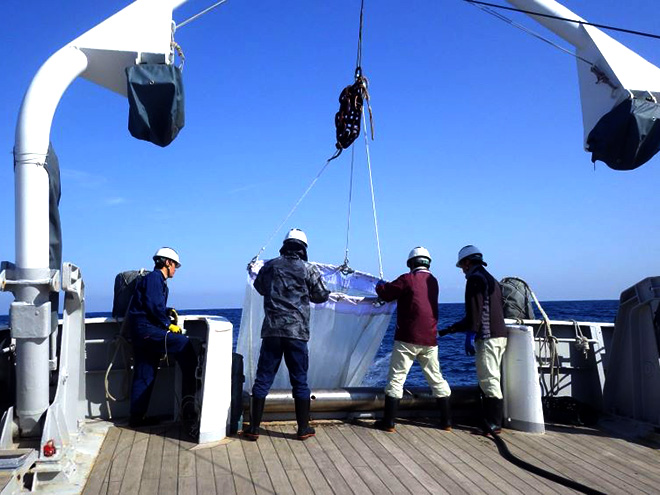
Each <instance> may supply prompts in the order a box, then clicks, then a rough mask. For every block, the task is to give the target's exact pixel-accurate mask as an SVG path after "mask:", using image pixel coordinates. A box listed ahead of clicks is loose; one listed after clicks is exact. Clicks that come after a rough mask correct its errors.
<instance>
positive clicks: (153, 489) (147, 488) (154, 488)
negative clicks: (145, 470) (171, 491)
mask: <svg viewBox="0 0 660 495" xmlns="http://www.w3.org/2000/svg"><path fill="white" fill-rule="evenodd" d="M158 493H159V492H158V478H145V479H143V480H142V483H140V491H139V492H138V494H139V495H158Z"/></svg>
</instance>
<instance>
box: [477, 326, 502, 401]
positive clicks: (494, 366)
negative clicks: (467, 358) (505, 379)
mask: <svg viewBox="0 0 660 495" xmlns="http://www.w3.org/2000/svg"><path fill="white" fill-rule="evenodd" d="M506 342H507V338H506V337H494V338H491V339H485V340H477V341H475V343H474V348H475V350H476V356H475V363H474V364H475V366H476V367H477V380H479V387H480V388H481V390H482V392H483V393H484V395H485V396H486V397H492V398H494V399H501V398H502V397H503V396H502V386H501V384H500V382H501V367H502V357H503V356H504V351H505V350H506Z"/></svg>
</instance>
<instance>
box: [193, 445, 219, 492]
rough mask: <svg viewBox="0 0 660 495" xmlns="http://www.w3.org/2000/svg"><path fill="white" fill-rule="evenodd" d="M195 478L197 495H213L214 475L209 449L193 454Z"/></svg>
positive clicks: (211, 455)
mask: <svg viewBox="0 0 660 495" xmlns="http://www.w3.org/2000/svg"><path fill="white" fill-rule="evenodd" d="M195 468H196V473H195V478H196V479H197V493H199V494H201V495H215V493H216V491H215V475H214V473H213V454H212V452H211V449H201V450H198V451H196V452H195Z"/></svg>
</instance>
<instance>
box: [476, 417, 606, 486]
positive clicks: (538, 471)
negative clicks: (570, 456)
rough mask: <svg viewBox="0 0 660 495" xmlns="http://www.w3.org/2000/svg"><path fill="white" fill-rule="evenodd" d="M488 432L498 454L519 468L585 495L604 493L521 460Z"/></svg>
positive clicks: (495, 436)
mask: <svg viewBox="0 0 660 495" xmlns="http://www.w3.org/2000/svg"><path fill="white" fill-rule="evenodd" d="M488 433H489V434H490V437H492V439H493V441H494V442H495V445H497V450H498V451H499V452H500V455H501V456H502V457H504V458H505V459H506V460H507V461H509V462H510V463H512V464H514V465H516V466H518V467H519V468H521V469H524V470H525V471H529V472H530V473H533V474H535V475H537V476H541V477H542V478H545V479H548V480H550V481H554V482H555V483H558V484H560V485H563V486H566V487H568V488H571V489H572V490H576V491H578V492H581V493H586V494H587V495H606V494H605V493H604V492H601V491H598V490H596V489H595V488H591V487H588V486H586V485H583V484H582V483H578V482H577V481H573V480H571V479H569V478H565V477H563V476H560V475H558V474H555V473H551V472H550V471H546V470H545V469H542V468H540V467H538V466H534V465H533V464H530V463H528V462H525V461H523V460H522V459H520V458H519V457H516V456H515V455H513V454H512V453H511V451H510V450H509V447H507V445H506V443H505V442H504V440H502V438H500V436H499V435H498V434H497V433H493V431H492V430H490V431H488Z"/></svg>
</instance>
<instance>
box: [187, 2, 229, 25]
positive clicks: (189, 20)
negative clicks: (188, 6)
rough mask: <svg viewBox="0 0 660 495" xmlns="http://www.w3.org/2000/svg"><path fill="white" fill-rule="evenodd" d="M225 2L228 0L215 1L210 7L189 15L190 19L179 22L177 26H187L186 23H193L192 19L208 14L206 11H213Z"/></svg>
mask: <svg viewBox="0 0 660 495" xmlns="http://www.w3.org/2000/svg"><path fill="white" fill-rule="evenodd" d="M225 2H227V0H220V1H219V2H216V3H214V4H213V5H211V6H210V7H207V8H206V9H204V10H202V11H201V12H198V13H197V14H195V15H194V16H192V17H189V18H188V19H186V20H185V21H183V22H180V23H179V24H177V27H178V28H182V27H183V26H185V25H186V24H189V23H191V22H192V21H194V20H196V19H198V18H199V17H202V16H203V15H204V14H206V13H208V12H210V11H212V10H213V9H215V8H216V7H219V6H220V5H222V4H223V3H225Z"/></svg>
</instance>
